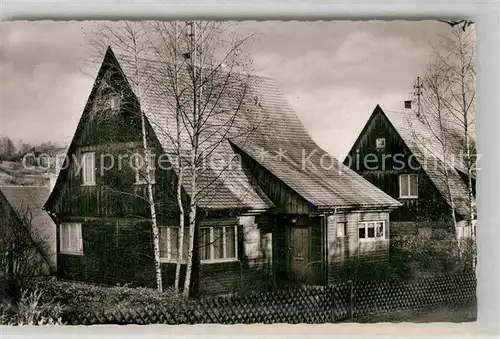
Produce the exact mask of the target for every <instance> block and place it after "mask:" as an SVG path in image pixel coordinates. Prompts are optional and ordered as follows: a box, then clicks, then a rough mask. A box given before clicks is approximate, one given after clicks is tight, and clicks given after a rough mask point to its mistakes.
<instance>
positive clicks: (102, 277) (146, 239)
mask: <svg viewBox="0 0 500 339" xmlns="http://www.w3.org/2000/svg"><path fill="white" fill-rule="evenodd" d="M142 62H144V63H147V66H148V67H144V68H142V69H143V70H144V72H149V74H151V76H154V75H155V74H161V71H162V70H161V67H162V65H161V63H159V62H155V61H152V60H142ZM129 65H130V63H129V62H128V60H127V58H126V57H122V56H120V55H118V54H115V53H114V52H113V51H112V50H111V48H108V50H107V52H106V54H105V56H104V60H103V62H102V65H101V67H100V69H99V72H98V75H97V77H96V80H95V83H94V86H93V88H92V91H91V93H90V96H89V99H88V101H87V104H86V106H85V108H84V111H83V114H82V117H81V119H80V122H79V124H78V127H77V129H76V132H75V135H74V137H73V140H72V142H71V145H70V147H69V149H68V154H67V157H66V163H65V166H64V168H63V169H62V170H61V171H60V173H59V176H58V179H57V182H56V184H55V187H54V190H53V191H52V193H51V195H50V197H49V199H48V201H47V203H46V204H45V208H46V209H47V210H48V211H49V212H50V213H51V215H52V216H53V218H54V220H55V221H56V223H57V227H58V234H59V238H58V247H57V248H58V251H57V253H58V257H57V258H58V268H57V269H58V275H59V276H61V277H64V278H67V279H75V280H84V281H94V282H100V283H113V284H115V283H129V284H132V285H142V286H154V284H155V278H154V274H155V273H154V267H153V258H152V256H153V250H152V234H151V227H150V221H149V220H150V216H149V208H148V206H147V202H146V201H144V199H141V198H140V195H141V194H144V191H145V189H146V188H145V185H144V182H143V181H141V180H138V179H139V178H138V176H137V173H136V172H134V170H133V169H131V168H129V167H127V166H123V167H122V168H120V169H118V168H117V167H116V166H115V167H113V168H111V166H109V163H106V161H109V159H107V156H105V155H106V154H107V155H109V154H111V155H114V156H115V159H116V158H117V157H118V155H122V156H123V155H127V154H128V155H130V154H132V153H134V152H136V151H137V150H138V149H140V148H141V147H142V146H141V142H140V140H141V139H140V137H141V132H140V131H141V130H140V115H139V114H140V113H139V112H140V111H141V110H142V112H143V113H144V115H145V117H146V120H147V129H146V130H147V139H148V144H150V148H151V149H152V150H153V152H154V153H155V154H166V155H167V159H166V161H167V162H168V163H169V164H170V165H171V166H168V168H158V167H157V168H155V169H154V170H153V171H152V173H149V174H147V175H150V179H151V181H152V182H154V193H155V201H156V205H157V206H155V207H156V210H157V218H158V222H159V225H160V252H161V260H162V268H163V275H164V282H165V284H166V285H170V284H172V283H173V278H174V271H175V263H176V262H177V257H176V255H177V245H178V239H177V234H178V219H179V209H178V207H177V204H176V198H175V192H176V190H175V189H174V186H175V183H176V182H177V179H176V178H177V175H178V169H177V168H176V165H175V162H174V161H172V159H171V158H170V156H169V155H171V153H169V152H170V151H171V150H172V148H173V145H172V139H171V134H170V133H171V132H172V130H171V127H172V122H173V121H175V119H174V117H175V116H174V112H173V111H172V109H171V107H170V106H169V105H168V102H169V100H170V101H172V99H169V98H168V97H167V98H165V96H166V95H167V96H168V94H165V93H164V92H161V91H159V90H157V89H155V88H154V87H153V86H150V87H149V89H151V90H150V91H143V92H142V93H141V95H142V97H141V99H142V100H141V107H138V100H137V96H138V95H139V94H138V90H137V88H136V84H134V81H133V79H134V77H133V74H134V73H133V68H131V67H130V66H129ZM143 88H144V87H143ZM232 90H234V91H238V90H239V89H238V88H235V89H232ZM246 91H248V93H247V95H248V98H249V100H247V101H246V103H245V107H244V109H242V110H241V114H240V113H238V115H237V116H236V118H235V121H234V124H233V128H232V130H231V131H229V133H227V137H225V139H224V140H223V142H222V143H220V144H218V145H217V148H216V149H214V151H213V152H212V153H211V156H212V157H215V156H219V157H220V156H222V157H226V158H230V159H232V158H239V159H241V162H240V163H239V164H237V166H231V169H230V170H226V171H221V170H220V168H217V166H216V165H215V164H212V163H211V164H210V165H208V166H206V167H204V169H203V171H202V172H200V173H199V175H198V185H199V187H206V189H203V194H202V195H201V197H198V198H199V199H198V200H197V207H198V216H197V224H198V227H199V230H200V234H198V236H197V241H196V242H195V248H196V249H197V251H198V252H197V253H196V254H195V257H197V258H198V259H199V260H200V269H199V272H197V273H195V274H196V276H195V277H194V278H193V280H194V285H195V286H194V289H195V290H196V292H195V293H229V292H233V291H235V290H242V289H246V290H248V289H256V288H259V285H261V284H269V283H274V284H277V285H279V284H282V283H286V282H292V283H310V284H324V283H328V282H330V281H332V279H334V278H335V276H334V271H333V270H330V267H331V266H332V265H334V264H338V263H339V262H342V261H343V260H345V259H346V258H358V257H365V258H371V259H373V260H381V261H386V260H387V257H388V245H389V233H390V224H389V213H390V211H391V210H393V209H394V208H397V207H398V206H400V203H399V202H398V201H397V200H395V199H393V198H391V197H390V196H389V195H387V194H386V193H384V192H382V191H381V190H380V189H378V188H376V187H375V186H374V185H372V184H371V183H369V182H368V181H367V180H365V179H363V178H362V177H361V176H359V175H358V174H356V173H355V172H354V171H352V170H350V169H349V168H348V167H346V166H344V165H342V164H341V163H340V162H339V161H338V160H336V159H334V158H333V157H331V156H330V155H329V154H328V153H327V152H325V151H324V150H322V149H321V148H319V147H318V146H317V145H316V143H315V142H314V141H313V140H312V138H311V137H310V135H309V134H308V133H307V131H306V130H305V128H304V126H303V125H302V123H301V121H300V120H299V119H298V117H297V116H296V114H295V112H294V111H293V109H292V108H291V107H290V105H289V104H288V103H287V101H286V99H285V98H284V96H283V94H282V93H281V92H280V91H279V88H278V85H277V84H276V82H275V81H274V80H273V79H271V78H268V77H261V76H251V77H250V79H249V86H248V88H247V89H246ZM116 93H120V98H119V100H116V99H117V98H116ZM227 100H231V98H229V99H227ZM232 104H233V103H231V102H226V101H221V102H220V105H226V106H225V107H224V110H228V109H230V108H231V105H232ZM224 110H223V111H224ZM256 122H258V124H257V125H258V126H257V128H254V127H255V125H256ZM242 130H243V131H245V130H251V131H252V132H251V133H241V131H242ZM303 160H304V161H303ZM103 168H106V170H105V171H103V170H102V169H103ZM188 174H189V173H188ZM189 180H190V178H189V176H188V175H185V176H183V187H182V190H183V193H184V194H185V197H186V199H187V200H188V199H190V198H191V196H190V189H189V185H188V183H189ZM75 239H81V240H80V241H76V240H75ZM184 248H186V246H185V247H184ZM185 255H186V253H184V258H185ZM182 260H184V259H182ZM184 266H185V265H183V266H182V270H185V269H184ZM182 272H184V271H182ZM182 274H184V273H182Z"/></svg>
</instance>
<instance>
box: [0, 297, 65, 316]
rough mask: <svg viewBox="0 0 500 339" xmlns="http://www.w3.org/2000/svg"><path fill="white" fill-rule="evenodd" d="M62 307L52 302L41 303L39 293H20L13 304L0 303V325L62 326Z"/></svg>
mask: <svg viewBox="0 0 500 339" xmlns="http://www.w3.org/2000/svg"><path fill="white" fill-rule="evenodd" d="M62 311H63V307H62V306H61V305H60V304H59V303H55V302H53V301H43V299H42V292H41V291H31V292H28V291H27V290H24V291H22V293H21V298H20V299H19V300H18V301H17V302H15V303H13V302H8V301H6V300H4V301H2V302H1V303H0V325H62V318H61V315H62Z"/></svg>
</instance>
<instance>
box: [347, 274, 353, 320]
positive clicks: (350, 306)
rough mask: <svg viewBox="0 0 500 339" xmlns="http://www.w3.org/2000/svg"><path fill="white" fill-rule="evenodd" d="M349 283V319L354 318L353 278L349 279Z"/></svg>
mask: <svg viewBox="0 0 500 339" xmlns="http://www.w3.org/2000/svg"><path fill="white" fill-rule="evenodd" d="M347 285H348V286H349V310H348V312H349V313H348V317H349V319H352V318H353V313H354V312H353V309H354V305H353V304H354V294H353V291H352V285H353V283H352V280H349V281H348V282H347Z"/></svg>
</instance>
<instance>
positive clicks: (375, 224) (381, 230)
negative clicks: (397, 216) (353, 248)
mask: <svg viewBox="0 0 500 339" xmlns="http://www.w3.org/2000/svg"><path fill="white" fill-rule="evenodd" d="M358 232H359V233H358V236H359V240H360V241H361V240H366V239H384V238H385V222H384V221H367V222H360V223H359V225H358Z"/></svg>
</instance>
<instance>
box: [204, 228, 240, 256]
mask: <svg viewBox="0 0 500 339" xmlns="http://www.w3.org/2000/svg"><path fill="white" fill-rule="evenodd" d="M200 232H201V234H200V259H201V261H202V262H218V261H233V260H237V258H238V245H237V244H238V243H237V239H238V238H237V226H236V225H234V226H214V227H201V228H200Z"/></svg>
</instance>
